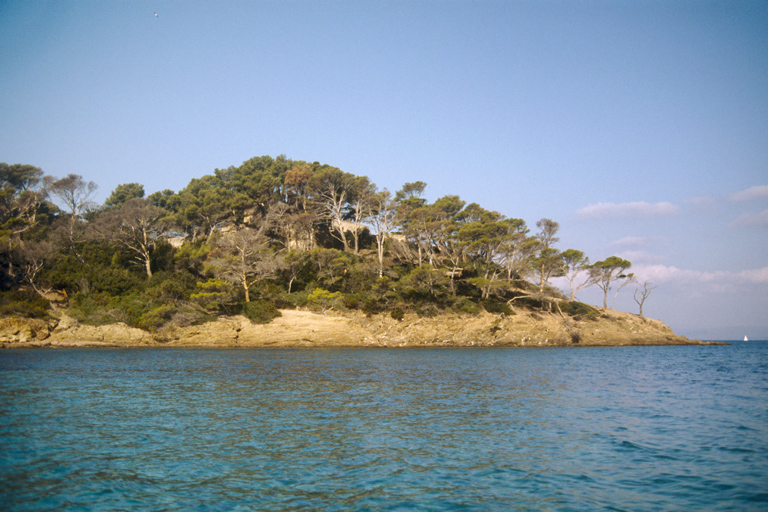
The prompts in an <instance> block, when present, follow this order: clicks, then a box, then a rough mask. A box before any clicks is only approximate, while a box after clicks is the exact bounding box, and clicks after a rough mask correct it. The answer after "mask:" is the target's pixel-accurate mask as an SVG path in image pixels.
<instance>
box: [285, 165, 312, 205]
mask: <svg viewBox="0 0 768 512" xmlns="http://www.w3.org/2000/svg"><path fill="white" fill-rule="evenodd" d="M311 176H312V166H311V165H309V164H299V165H297V166H295V167H293V168H291V169H289V170H288V171H287V172H286V173H285V179H284V180H283V185H284V188H285V193H286V200H287V202H288V203H289V204H296V205H297V206H299V205H300V206H301V209H302V210H304V211H306V209H307V199H308V194H307V184H308V183H309V178H310V177H311Z"/></svg>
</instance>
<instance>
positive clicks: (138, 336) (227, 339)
mask: <svg viewBox="0 0 768 512" xmlns="http://www.w3.org/2000/svg"><path fill="white" fill-rule="evenodd" d="M701 343H702V342H700V341H696V340H694V341H691V340H689V339H687V338H685V337H684V336H677V335H676V334H675V333H674V332H672V330H671V329H670V328H669V327H667V326H666V325H664V324H663V323H662V322H660V321H658V320H652V319H648V318H641V317H638V316H637V315H633V314H630V313H623V312H620V311H605V312H603V313H602V315H601V317H600V318H599V319H595V320H580V321H576V320H573V319H572V318H570V317H567V316H565V317H564V316H561V315H558V314H556V313H553V314H547V313H541V312H539V313H528V312H520V313H518V314H515V315H509V316H503V315H501V316H499V315H492V314H490V313H481V314H477V315H467V314H454V313H446V314H441V315H438V316H436V317H432V318H424V317H419V316H417V315H414V314H408V315H406V316H405V318H404V319H403V320H402V321H397V320H394V319H393V318H391V317H390V316H389V315H375V316H373V317H366V316H365V315H364V314H362V313H360V312H346V313H336V314H327V315H325V314H320V313H312V312H309V311H297V310H283V311H282V316H281V317H278V318H276V319H274V320H273V321H272V322H271V323H269V324H265V325H262V324H254V323H252V322H250V321H249V320H248V319H246V318H245V317H242V316H235V317H227V318H220V319H218V320H217V321H215V322H210V323H206V324H202V325H196V326H190V327H178V328H177V327H167V328H164V329H162V330H160V331H158V332H155V333H148V332H146V331H142V330H141V329H136V328H133V327H129V326H127V325H125V324H122V323H118V324H110V325H104V326H99V327H95V326H89V325H81V324H79V323H78V322H77V321H76V320H75V319H73V318H71V317H69V316H67V315H63V314H62V315H61V318H60V319H59V320H58V321H50V322H45V321H42V320H27V319H17V318H5V319H0V345H1V346H4V347H19V346H54V347H72V346H177V347H179V346H195V347H342V346H349V347H352V346H355V347H365V346H385V347H413V346H521V347H531V346H533V347H536V346H594V345H681V344H701Z"/></svg>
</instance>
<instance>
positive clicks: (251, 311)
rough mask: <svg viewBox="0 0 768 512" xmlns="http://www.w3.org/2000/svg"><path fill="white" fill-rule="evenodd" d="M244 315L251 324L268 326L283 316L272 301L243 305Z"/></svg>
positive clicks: (252, 302) (259, 301) (251, 302)
mask: <svg viewBox="0 0 768 512" xmlns="http://www.w3.org/2000/svg"><path fill="white" fill-rule="evenodd" d="M242 314H243V316H244V317H246V318H247V319H249V320H250V321H251V322H254V323H257V324H268V323H269V322H271V321H272V320H273V319H275V318H277V317H280V316H283V314H282V313H280V311H279V310H278V309H277V308H276V307H275V303H274V302H272V301H271V300H252V301H250V302H245V303H244V304H243V310H242Z"/></svg>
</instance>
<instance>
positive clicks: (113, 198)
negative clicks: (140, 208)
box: [104, 183, 144, 206]
mask: <svg viewBox="0 0 768 512" xmlns="http://www.w3.org/2000/svg"><path fill="white" fill-rule="evenodd" d="M143 197H144V185H140V184H138V183H125V184H123V185H118V186H116V187H115V190H113V191H112V193H111V194H110V195H109V197H108V198H107V200H106V201H104V206H120V205H121V204H123V203H124V202H126V201H128V200H129V199H137V198H138V199H141V198H143Z"/></svg>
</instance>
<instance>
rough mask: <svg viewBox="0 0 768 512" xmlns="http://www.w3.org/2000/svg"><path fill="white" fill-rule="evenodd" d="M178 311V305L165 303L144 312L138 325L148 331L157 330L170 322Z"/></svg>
mask: <svg viewBox="0 0 768 512" xmlns="http://www.w3.org/2000/svg"><path fill="white" fill-rule="evenodd" d="M175 313H176V307H175V306H174V305H172V304H163V305H162V306H158V307H156V308H154V309H151V310H150V311H148V312H146V313H144V314H143V315H141V317H139V319H138V321H137V322H136V327H138V328H139V329H144V330H146V331H150V332H152V331H156V330H157V329H159V328H160V327H162V326H163V325H165V323H166V322H168V321H169V320H170V319H171V318H172V317H173V315H174V314H175Z"/></svg>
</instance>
